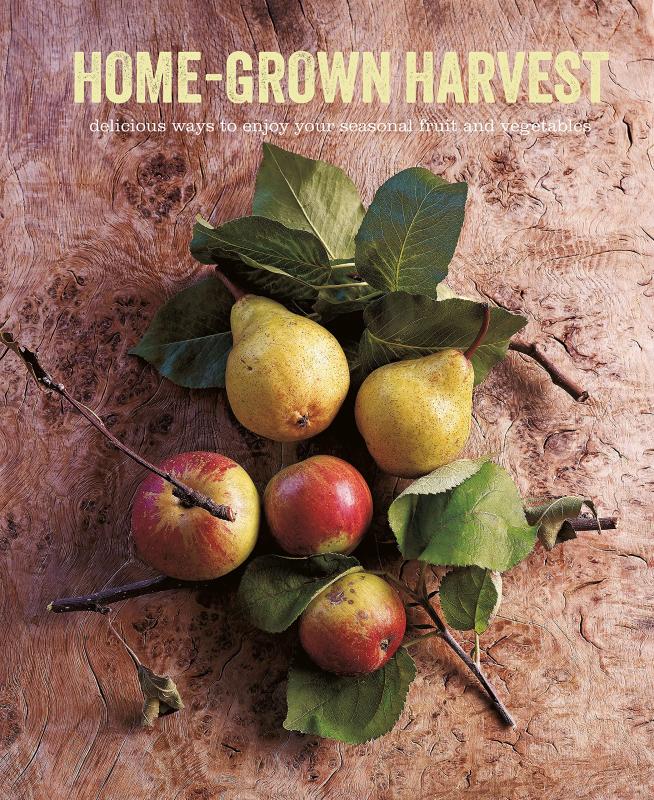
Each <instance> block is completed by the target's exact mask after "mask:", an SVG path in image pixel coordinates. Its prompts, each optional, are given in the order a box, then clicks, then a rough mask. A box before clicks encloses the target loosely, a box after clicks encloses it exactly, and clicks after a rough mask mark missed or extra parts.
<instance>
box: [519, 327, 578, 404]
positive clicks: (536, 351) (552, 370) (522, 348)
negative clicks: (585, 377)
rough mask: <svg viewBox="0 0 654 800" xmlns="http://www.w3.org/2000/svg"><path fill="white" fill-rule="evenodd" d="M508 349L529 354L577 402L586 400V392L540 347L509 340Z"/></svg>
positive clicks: (532, 343)
mask: <svg viewBox="0 0 654 800" xmlns="http://www.w3.org/2000/svg"><path fill="white" fill-rule="evenodd" d="M509 350H513V351H514V352H516V353H522V354H523V355H525V356H529V358H532V359H533V360H534V361H536V362H537V363H538V364H540V365H541V367H542V368H543V369H544V370H545V371H546V372H547V373H548V374H549V376H550V378H551V379H552V382H553V383H555V384H556V385H557V386H560V387H561V389H563V390H564V391H566V392H567V393H568V394H569V395H570V397H572V398H574V399H575V400H576V401H577V402H578V403H583V402H585V401H586V400H588V397H589V394H588V392H587V391H586V390H585V389H584V388H582V387H581V386H580V385H579V384H578V383H576V382H575V381H573V380H572V378H569V377H568V376H567V375H565V374H564V373H563V372H561V370H560V369H559V368H558V367H557V366H556V365H555V364H553V363H552V362H551V361H550V359H549V358H548V357H547V356H546V355H545V353H544V352H543V351H542V350H541V349H540V347H539V346H538V345H537V344H535V343H534V342H511V344H509Z"/></svg>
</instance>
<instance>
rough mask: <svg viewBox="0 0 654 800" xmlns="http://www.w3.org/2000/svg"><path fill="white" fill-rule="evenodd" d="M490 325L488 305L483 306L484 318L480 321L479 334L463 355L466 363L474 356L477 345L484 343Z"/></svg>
mask: <svg viewBox="0 0 654 800" xmlns="http://www.w3.org/2000/svg"><path fill="white" fill-rule="evenodd" d="M489 325H490V308H489V306H488V303H486V304H485V305H484V316H483V319H482V321H481V327H480V328H479V333H478V334H477V336H475V340H474V342H473V343H472V344H471V345H470V347H469V348H468V349H467V350H466V351H465V353H464V354H463V355H464V356H465V357H466V358H467V359H468V361H470V359H471V358H472V357H473V356H474V354H475V353H476V352H477V348H478V347H479V345H480V344H481V343H482V342H483V341H484V339H485V337H486V334H487V333H488V326H489Z"/></svg>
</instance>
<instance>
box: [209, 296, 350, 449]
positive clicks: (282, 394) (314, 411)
mask: <svg viewBox="0 0 654 800" xmlns="http://www.w3.org/2000/svg"><path fill="white" fill-rule="evenodd" d="M230 323H231V328H232V338H233V340H234V346H233V348H232V350H231V352H230V354H229V356H228V358H227V369H226V373H225V387H226V389H227V398H228V400H229V404H230V406H231V408H232V411H233V412H234V416H235V417H236V419H237V420H238V421H239V422H240V423H241V425H244V426H245V427H246V428H248V429H249V430H251V431H253V432H254V433H256V434H258V435H259V436H265V437H267V438H268V439H273V440H274V441H276V442H295V441H298V440H300V439H308V438H309V437H311V436H315V435H316V434H318V433H320V432H321V431H324V430H325V428H327V426H328V425H330V423H331V422H332V420H333V419H334V417H335V416H336V414H337V412H338V410H339V408H340V407H341V405H342V403H343V400H345V396H346V395H347V392H348V389H349V387H350V370H349V367H348V363H347V358H346V357H345V353H344V352H343V349H342V348H341V346H340V344H339V343H338V340H337V339H336V338H335V337H334V336H333V335H332V334H331V333H330V332H329V331H328V330H326V329H325V328H323V327H322V326H321V325H318V323H317V322H313V320H310V319H307V318H306V317H301V316H299V315H298V314H294V313H293V312H292V311H289V310H288V309H287V308H285V307H284V306H283V305H281V304H280V303H277V302H275V301H274V300H270V299H269V298H267V297H259V296H257V295H253V294H246V295H243V296H241V297H240V299H238V300H237V301H236V303H234V305H233V306H232V311H231V317H230Z"/></svg>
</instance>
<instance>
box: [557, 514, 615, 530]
mask: <svg viewBox="0 0 654 800" xmlns="http://www.w3.org/2000/svg"><path fill="white" fill-rule="evenodd" d="M568 522H569V523H570V525H572V527H573V528H574V530H576V531H599V530H602V531H614V530H615V529H616V528H617V527H618V518H617V517H600V518H599V519H596V518H595V517H575V519H569V520H568Z"/></svg>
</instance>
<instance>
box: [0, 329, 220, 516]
mask: <svg viewBox="0 0 654 800" xmlns="http://www.w3.org/2000/svg"><path fill="white" fill-rule="evenodd" d="M0 342H2V344H4V345H5V347H7V348H8V349H9V350H11V351H12V352H13V353H15V354H16V355H17V356H18V357H19V358H20V359H21V361H22V362H23V365H24V366H25V367H26V369H27V371H28V372H29V374H30V375H31V376H32V378H33V379H34V380H35V381H36V383H37V385H38V386H41V387H42V388H43V389H45V390H46V391H52V392H55V393H56V394H58V395H59V396H60V397H63V398H64V400H66V401H67V402H69V403H70V404H71V405H72V406H73V407H74V408H75V409H76V410H77V411H79V413H80V414H81V415H82V416H83V417H84V418H85V419H86V420H87V421H88V422H90V423H91V425H93V427H94V428H95V429H96V430H98V431H99V432H100V433H101V434H102V435H103V436H104V437H105V438H106V439H107V440H108V441H109V442H111V444H112V445H113V446H114V447H115V448H117V449H118V450H120V451H121V452H123V453H125V455H126V456H129V458H131V459H132V461H136V463H137V464H139V465H140V466H142V467H145V469H148V470H150V472H154V474H155V475H158V476H159V477H160V478H162V479H163V480H165V481H167V482H168V483H170V484H171V485H172V486H173V495H174V496H175V497H177V498H178V499H179V500H181V501H182V503H185V504H187V505H188V506H197V507H198V508H203V509H204V510H205V511H208V512H209V513H210V514H211V515H212V516H214V517H217V518H218V519H222V520H226V521H228V522H233V521H234V520H235V519H236V516H235V514H234V511H233V510H232V509H231V508H230V507H229V506H225V505H221V504H219V503H215V502H214V501H213V500H212V499H211V498H210V497H207V496H206V495H204V494H202V493H201V492H198V491H196V490H195V489H192V488H191V487H190V486H187V485H186V484H185V483H183V482H182V481H180V480H178V479H177V478H175V477H173V476H172V475H171V474H170V473H168V472H164V470H162V469H160V468H159V467H157V466H156V465H155V464H152V463H151V462H150V461H148V460H147V459H145V458H143V456H140V455H139V454H138V453H136V452H135V451H134V450H132V449H131V448H130V447H128V446H127V445H126V444H123V443H122V442H121V441H120V440H119V439H117V438H116V437H115V436H114V435H113V433H111V431H110V430H109V429H108V428H107V426H106V425H105V424H104V422H103V421H102V420H101V419H100V417H99V416H98V415H97V414H96V413H95V411H93V410H92V409H90V408H89V407H88V406H85V405H84V404H83V403H80V402H79V401H78V400H76V399H75V398H74V397H73V396H72V395H70V394H69V393H68V391H67V389H66V388H65V387H64V385H63V384H62V383H57V382H56V381H55V380H54V378H53V377H52V375H50V373H48V372H47V371H46V370H45V368H44V367H43V365H42V364H41V362H40V361H39V358H38V356H37V355H36V353H35V352H33V351H32V350H28V349H27V348H26V347H23V346H22V345H21V344H19V342H17V341H16V340H15V339H14V338H13V336H12V335H11V334H10V333H8V332H4V331H0Z"/></svg>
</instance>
